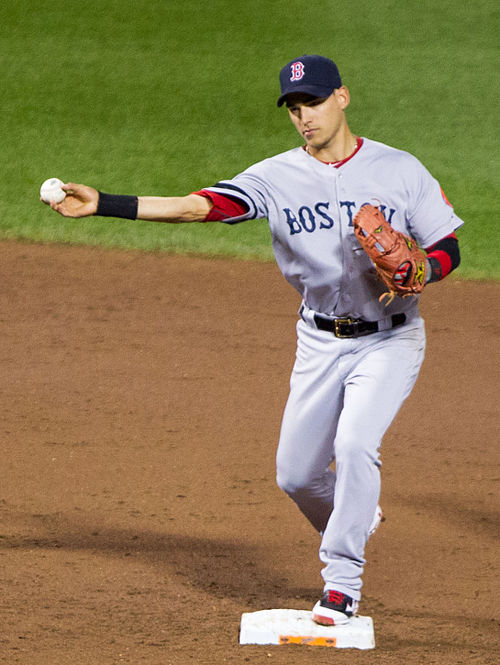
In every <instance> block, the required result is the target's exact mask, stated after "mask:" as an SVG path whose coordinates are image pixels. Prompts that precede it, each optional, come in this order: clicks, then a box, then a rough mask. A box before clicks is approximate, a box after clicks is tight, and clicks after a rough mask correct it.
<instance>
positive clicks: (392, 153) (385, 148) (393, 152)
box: [363, 137, 419, 162]
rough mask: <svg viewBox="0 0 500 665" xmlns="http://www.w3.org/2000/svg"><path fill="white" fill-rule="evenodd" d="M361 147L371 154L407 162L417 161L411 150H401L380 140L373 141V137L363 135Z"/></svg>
mask: <svg viewBox="0 0 500 665" xmlns="http://www.w3.org/2000/svg"><path fill="white" fill-rule="evenodd" d="M363 147H364V148H365V151H366V152H370V153H372V154H373V155H378V156H380V157H385V158H387V159H395V160H398V161H408V162H415V161H417V162H418V161H419V160H418V159H417V157H415V155H412V153H411V152H408V151H407V150H402V149H401V148H395V147H394V146H391V145H388V144H387V143H382V142H381V141H375V140H373V139H367V138H364V137H363Z"/></svg>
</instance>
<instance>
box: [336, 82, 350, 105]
mask: <svg viewBox="0 0 500 665" xmlns="http://www.w3.org/2000/svg"><path fill="white" fill-rule="evenodd" d="M335 97H336V98H337V102H338V104H339V106H340V108H341V109H342V111H343V110H344V109H346V108H347V107H348V106H349V102H350V101H351V95H350V94H349V90H348V88H346V86H345V85H343V86H341V87H340V88H337V89H336V90H335Z"/></svg>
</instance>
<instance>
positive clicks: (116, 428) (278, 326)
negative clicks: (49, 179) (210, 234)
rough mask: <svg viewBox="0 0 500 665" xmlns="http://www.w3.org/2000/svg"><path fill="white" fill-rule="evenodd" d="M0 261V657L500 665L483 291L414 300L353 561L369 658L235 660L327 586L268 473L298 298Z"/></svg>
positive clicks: (301, 653)
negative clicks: (406, 392)
mask: <svg viewBox="0 0 500 665" xmlns="http://www.w3.org/2000/svg"><path fill="white" fill-rule="evenodd" d="M0 251H1V255H2V269H1V272H2V281H3V288H2V290H1V296H0V297H1V309H0V318H1V328H0V330H1V345H0V367H1V370H2V383H1V392H0V395H1V404H0V406H1V412H2V416H3V417H2V422H1V425H0V432H1V453H2V467H3V472H2V483H1V491H0V518H1V527H0V557H1V558H0V566H1V576H2V584H1V588H2V594H1V613H0V621H1V624H0V625H1V630H0V662H2V663H9V664H10V663H22V664H23V665H42V664H43V665H60V664H61V665H63V664H64V665H66V664H69V663H71V664H72V665H111V664H115V663H116V664H118V663H133V664H136V663H137V664H141V663H143V664H146V665H186V664H188V663H199V664H201V665H215V664H217V665H219V664H221V663H231V664H236V665H240V664H244V663H256V664H257V663H275V664H276V665H285V663H286V664H287V665H290V664H292V665H305V664H306V663H307V664H309V663H314V664H315V665H324V664H326V663H329V664H330V663H339V664H342V665H345V664H346V663H349V665H350V664H352V665H359V664H369V665H371V664H375V665H396V664H397V665H400V664H401V663H405V665H417V664H418V665H420V664H421V663H426V665H432V664H439V665H458V664H466V663H467V664H469V663H475V664H477V665H490V664H491V665H493V663H495V664H496V663H498V662H499V659H500V636H499V630H498V621H497V620H496V618H495V617H497V616H498V609H499V607H498V596H499V586H498V570H496V569H495V566H496V560H497V559H498V549H497V547H496V544H497V542H498V541H497V537H498V533H499V520H498V497H499V493H498V481H499V471H498V453H497V447H498V445H497V444H498V430H499V418H498V407H497V402H498V400H497V393H498V386H499V384H500V382H499V363H498V348H499V342H500V324H499V319H498V314H499V302H500V285H499V284H488V283H486V284H485V283H483V284H473V283H466V282H460V281H451V280H448V281H445V282H443V283H442V284H437V285H432V287H430V288H429V289H428V292H426V293H425V294H424V297H423V299H422V312H423V314H424V317H425V318H426V320H427V331H428V350H427V356H426V360H425V362H424V367H423V370H422V372H421V375H420V378H419V380H418V382H417V386H416V388H415V390H414V392H413V394H412V395H411V397H410V398H409V400H408V401H407V402H406V403H405V405H404V407H403V409H402V411H401V412H400V413H399V415H398V417H397V420H396V421H395V423H394V424H393V426H392V428H391V429H390V431H389V433H388V434H387V436H386V438H385V441H384V445H383V448H382V459H383V467H382V505H383V507H384V510H385V514H386V521H385V523H384V524H383V526H382V528H381V529H380V530H379V531H378V533H377V535H376V536H375V537H374V538H373V539H372V541H371V542H370V543H369V547H368V552H367V558H368V566H367V569H366V574H365V587H364V594H365V595H364V599H363V604H362V613H364V614H370V615H371V616H372V617H373V619H374V623H375V635H376V642H377V648H376V649H375V650H374V651H370V652H359V651H351V650H349V651H348V652H345V651H341V650H335V649H325V648H320V647H306V646H303V647H298V646H286V647H284V646H283V647H254V646H245V647H242V646H239V645H238V626H239V621H240V617H241V613H242V612H247V611H254V610H258V609H267V608H273V607H290V608H298V609H309V608H310V607H311V606H312V604H313V603H314V602H315V601H316V600H317V598H318V594H319V593H320V591H321V578H320V562H319V560H318V557H317V548H318V545H319V541H318V537H317V535H316V534H315V533H314V532H313V530H312V528H311V527H309V525H308V524H307V522H306V521H305V519H303V518H302V516H301V515H300V514H299V513H298V511H297V509H296V508H295V506H294V505H293V503H292V502H291V501H290V500H289V499H288V498H287V497H286V496H284V495H283V493H282V492H281V491H280V490H279V489H278V488H277V486H276V485H275V480H274V455H275V448H276V442H277V436H278V431H279V425H280V420H281V413H282V409H283V406H284V402H285V399H286V396H287V389H288V377H289V373H290V370H291V367H292V363H293V357H294V352H295V328H294V326H295V320H296V311H297V308H298V305H299V300H298V296H297V295H296V294H295V292H294V291H293V290H292V289H291V287H289V286H288V285H287V284H286V283H285V281H284V280H283V278H282V277H281V276H280V275H279V273H278V270H277V268H276V267H275V266H274V265H268V264H266V265H262V264H257V263H247V262H231V261H223V260H204V259H198V258H180V257H170V256H166V255H161V254H144V253H135V252H113V251H105V250H90V249H85V248H76V247H69V248H64V247H53V246H39V245H29V244H17V243H9V242H3V243H0ZM495 354H496V355H495ZM408 432H414V434H408ZM495 465H497V466H496V467H495Z"/></svg>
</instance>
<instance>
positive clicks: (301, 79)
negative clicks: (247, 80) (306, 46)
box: [278, 55, 342, 106]
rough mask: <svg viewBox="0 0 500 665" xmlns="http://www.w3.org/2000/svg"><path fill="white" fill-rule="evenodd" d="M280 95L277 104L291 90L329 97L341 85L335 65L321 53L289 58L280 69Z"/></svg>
mask: <svg viewBox="0 0 500 665" xmlns="http://www.w3.org/2000/svg"><path fill="white" fill-rule="evenodd" d="M280 85H281V97H280V98H279V99H278V106H282V105H283V104H284V102H285V98H286V96H287V95H289V94H290V93H292V92H303V93H305V94H307V95H313V97H329V96H330V95H331V94H332V92H333V91H334V90H335V89H336V88H340V87H341V86H342V81H341V80H340V74H339V70H338V69H337V65H336V64H335V63H334V62H333V60H330V59H329V58H325V57H323V56H322V55H303V56H301V57H300V58H296V59H295V60H291V61H290V62H289V63H288V64H286V65H285V66H284V67H283V69H282V70H281V71H280Z"/></svg>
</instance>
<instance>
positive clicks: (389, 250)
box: [354, 204, 427, 305]
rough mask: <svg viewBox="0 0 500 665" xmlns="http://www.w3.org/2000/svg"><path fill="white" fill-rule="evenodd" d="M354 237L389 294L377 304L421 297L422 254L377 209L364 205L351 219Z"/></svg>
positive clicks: (423, 267)
mask: <svg viewBox="0 0 500 665" xmlns="http://www.w3.org/2000/svg"><path fill="white" fill-rule="evenodd" d="M354 233H355V234H356V238H357V239H358V241H359V243H360V245H361V247H362V248H363V249H364V250H365V252H366V253H367V254H368V256H369V257H370V259H371V261H372V262H373V264H374V265H375V268H376V270H377V274H378V276H379V277H380V279H381V280H382V281H383V282H384V284H385V285H386V286H387V287H388V288H389V291H386V292H385V293H383V294H382V295H381V296H380V298H379V300H380V301H381V302H382V301H383V300H384V299H385V300H386V303H385V304H386V305H389V304H390V303H391V302H392V301H393V300H394V298H395V296H400V297H401V298H406V297H408V296H412V295H416V294H418V293H421V291H422V289H423V288H424V286H425V281H426V271H427V264H426V258H425V254H424V253H423V252H422V250H421V249H419V247H418V245H417V243H416V242H415V240H413V239H412V238H410V237H409V236H407V235H405V234H404V233H400V232H399V231H395V230H394V229H393V228H392V226H391V225H390V224H389V222H387V221H386V219H385V217H384V215H383V214H382V213H381V212H380V210H379V209H378V208H375V206H372V205H368V204H367V205H364V206H363V207H362V208H361V209H360V210H359V211H358V213H357V215H356V216H355V218H354Z"/></svg>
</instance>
